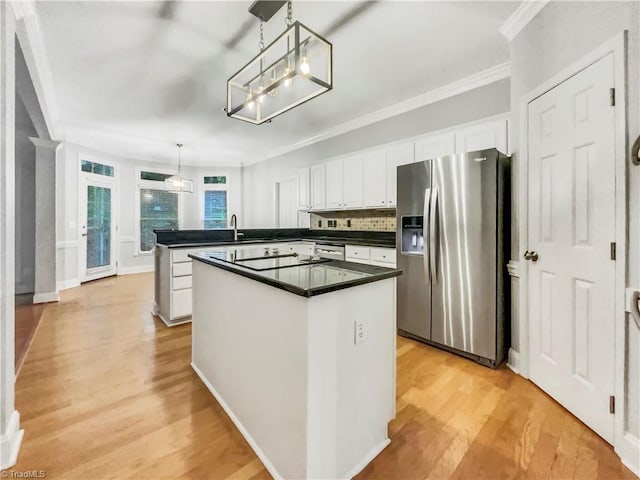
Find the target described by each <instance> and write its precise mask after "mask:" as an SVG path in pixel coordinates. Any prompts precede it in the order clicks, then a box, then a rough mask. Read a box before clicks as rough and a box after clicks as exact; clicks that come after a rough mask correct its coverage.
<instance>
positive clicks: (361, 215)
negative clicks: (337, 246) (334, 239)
mask: <svg viewBox="0 0 640 480" xmlns="http://www.w3.org/2000/svg"><path fill="white" fill-rule="evenodd" d="M311 228H312V229H314V230H369V231H376V232H395V231H396V211H395V210H350V211H344V212H313V213H311Z"/></svg>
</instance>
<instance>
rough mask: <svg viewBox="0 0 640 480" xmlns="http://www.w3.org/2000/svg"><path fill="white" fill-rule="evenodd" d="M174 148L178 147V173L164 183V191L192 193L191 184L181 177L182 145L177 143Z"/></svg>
mask: <svg viewBox="0 0 640 480" xmlns="http://www.w3.org/2000/svg"><path fill="white" fill-rule="evenodd" d="M176 146H177V147H178V173H176V174H175V175H174V176H172V177H169V178H167V179H166V180H165V181H164V189H165V190H166V191H167V192H174V193H193V182H192V181H191V180H189V179H187V178H185V177H183V176H182V159H181V155H180V153H181V149H182V144H181V143H177V144H176Z"/></svg>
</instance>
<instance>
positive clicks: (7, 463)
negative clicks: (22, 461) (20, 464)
mask: <svg viewBox="0 0 640 480" xmlns="http://www.w3.org/2000/svg"><path fill="white" fill-rule="evenodd" d="M23 435H24V430H20V414H19V413H18V411H17V410H14V411H13V413H12V414H11V417H9V424H8V425H7V431H6V432H5V433H1V432H0V470H3V469H5V468H9V467H11V466H13V465H15V464H16V461H17V460H18V452H19V451H20V445H21V444H22V436H23Z"/></svg>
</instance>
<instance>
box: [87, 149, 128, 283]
mask: <svg viewBox="0 0 640 480" xmlns="http://www.w3.org/2000/svg"><path fill="white" fill-rule="evenodd" d="M82 160H87V161H89V162H94V163H100V164H102V165H107V166H109V167H112V168H113V177H110V176H108V175H100V174H97V173H92V172H83V171H82ZM76 173H77V175H78V176H77V184H76V185H77V190H78V191H77V192H76V194H77V198H78V209H77V212H76V220H77V223H76V225H77V230H78V232H77V237H76V241H77V245H78V249H77V258H78V262H77V264H78V278H80V279H81V278H84V276H85V266H86V265H84V263H85V262H82V261H81V260H82V258H80V257H81V256H83V254H82V252H81V250H82V228H81V225H82V218H83V214H82V209H84V208H86V207H87V206H86V205H83V200H84V197H83V192H82V189H81V188H80V186H81V183H82V178H83V177H84V178H87V179H94V180H97V181H101V182H106V183H111V184H112V185H113V190H114V194H115V195H114V198H113V199H112V206H113V221H114V223H115V224H116V225H115V227H116V228H115V238H114V239H113V241H114V243H115V249H114V250H115V262H116V274H117V273H118V268H119V265H120V262H119V259H120V163H119V162H116V161H113V160H105V159H104V158H101V157H99V156H96V155H91V154H87V153H84V152H82V151H78V158H77V159H76ZM84 255H86V253H85V254H84ZM84 260H85V261H86V258H84Z"/></svg>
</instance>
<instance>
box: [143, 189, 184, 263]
mask: <svg viewBox="0 0 640 480" xmlns="http://www.w3.org/2000/svg"><path fill="white" fill-rule="evenodd" d="M160 228H162V229H169V228H173V229H177V228H178V195H177V194H175V193H171V192H165V191H164V190H155V189H152V188H141V189H140V251H141V252H148V251H150V250H151V249H152V248H153V245H154V235H153V230H154V229H160Z"/></svg>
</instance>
